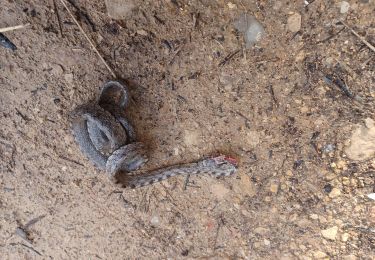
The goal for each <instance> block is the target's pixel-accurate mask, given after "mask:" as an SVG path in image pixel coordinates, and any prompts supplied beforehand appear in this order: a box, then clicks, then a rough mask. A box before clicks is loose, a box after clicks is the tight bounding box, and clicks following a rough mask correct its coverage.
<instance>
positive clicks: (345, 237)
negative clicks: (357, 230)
mask: <svg viewBox="0 0 375 260" xmlns="http://www.w3.org/2000/svg"><path fill="white" fill-rule="evenodd" d="M348 239H349V233H344V234H342V235H341V241H342V242H346V241H348Z"/></svg>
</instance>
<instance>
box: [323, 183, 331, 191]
mask: <svg viewBox="0 0 375 260" xmlns="http://www.w3.org/2000/svg"><path fill="white" fill-rule="evenodd" d="M332 189H333V187H332V184H330V183H328V184H326V185H324V191H325V192H327V193H330V192H331V191H332Z"/></svg>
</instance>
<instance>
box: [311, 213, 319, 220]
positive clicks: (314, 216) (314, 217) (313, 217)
mask: <svg viewBox="0 0 375 260" xmlns="http://www.w3.org/2000/svg"><path fill="white" fill-rule="evenodd" d="M310 218H311V219H313V220H317V219H318V218H319V216H318V215H317V214H311V215H310Z"/></svg>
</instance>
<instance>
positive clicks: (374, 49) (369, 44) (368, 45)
mask: <svg viewBox="0 0 375 260" xmlns="http://www.w3.org/2000/svg"><path fill="white" fill-rule="evenodd" d="M340 23H342V24H343V25H344V26H345V27H346V28H348V29H349V30H350V31H351V32H352V33H353V34H354V35H355V36H357V37H358V39H360V40H361V41H362V42H363V43H364V44H366V45H367V47H369V48H370V49H371V50H372V51H373V52H375V47H374V46H372V45H371V43H369V42H368V41H366V40H365V39H364V38H363V37H362V36H361V35H359V34H358V33H357V32H356V31H354V30H353V29H352V28H351V27H349V25H347V24H346V23H345V22H343V21H340Z"/></svg>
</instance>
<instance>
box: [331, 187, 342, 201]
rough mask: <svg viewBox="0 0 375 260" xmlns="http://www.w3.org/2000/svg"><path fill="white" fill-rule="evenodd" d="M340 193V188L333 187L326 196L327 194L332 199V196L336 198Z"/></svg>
mask: <svg viewBox="0 0 375 260" xmlns="http://www.w3.org/2000/svg"><path fill="white" fill-rule="evenodd" d="M340 195H341V190H340V189H338V188H333V189H332V191H331V192H330V193H329V195H328V196H329V197H330V198H331V199H333V198H337V197H339V196H340Z"/></svg>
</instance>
